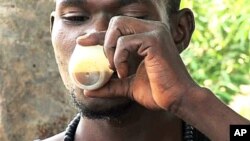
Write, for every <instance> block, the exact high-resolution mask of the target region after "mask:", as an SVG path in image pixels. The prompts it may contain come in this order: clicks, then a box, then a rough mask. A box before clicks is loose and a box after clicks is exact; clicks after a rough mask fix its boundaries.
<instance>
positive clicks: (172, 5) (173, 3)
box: [167, 0, 181, 13]
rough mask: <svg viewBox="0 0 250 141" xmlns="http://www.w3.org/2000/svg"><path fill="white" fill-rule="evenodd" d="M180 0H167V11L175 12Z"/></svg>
mask: <svg viewBox="0 0 250 141" xmlns="http://www.w3.org/2000/svg"><path fill="white" fill-rule="evenodd" d="M180 3H181V0H167V5H168V6H167V7H168V12H169V13H175V12H177V11H178V10H179V8H180Z"/></svg>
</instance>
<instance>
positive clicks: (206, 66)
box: [0, 0, 250, 141]
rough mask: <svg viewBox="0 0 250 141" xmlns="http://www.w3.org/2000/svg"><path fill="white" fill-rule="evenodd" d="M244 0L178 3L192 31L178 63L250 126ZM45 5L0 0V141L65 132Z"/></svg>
mask: <svg viewBox="0 0 250 141" xmlns="http://www.w3.org/2000/svg"><path fill="white" fill-rule="evenodd" d="M249 5H250V1H249V0H192V1H191V0H182V4H181V7H189V8H191V9H192V10H193V11H194V15H195V20H196V30H195V32H194V35H193V38H192V42H191V44H190V46H189V48H188V49H187V50H186V51H184V52H183V53H182V58H183V59H184V62H185V64H186V65H187V67H188V70H189V72H190V73H191V75H192V76H193V78H194V79H195V80H196V81H197V83H199V84H200V85H202V86H205V87H208V88H210V89H211V90H212V91H213V92H214V93H216V95H217V96H218V97H219V98H220V99H221V100H222V101H223V102H225V103H226V104H227V105H229V106H230V107H232V108H233V109H234V110H235V111H237V112H238V113H240V114H241V115H243V116H245V117H246V118H248V119H250V26H249V25H250V18H249V17H250V8H249ZM53 8H54V3H53V0H0V140H1V141H29V140H33V139H36V138H41V139H42V138H46V137H49V136H51V135H53V134H56V133H58V132H61V131H63V130H64V129H65V127H66V126H67V124H68V122H69V121H70V120H71V119H72V118H73V116H74V115H75V113H76V112H77V111H76V110H75V109H74V106H73V105H72V104H71V100H70V96H69V95H68V92H67V91H66V89H65V88H64V86H63V84H62V81H61V78H60V76H59V73H58V70H57V66H56V62H55V59H54V54H53V48H52V46H51V41H50V33H49V15H50V12H51V11H52V10H53Z"/></svg>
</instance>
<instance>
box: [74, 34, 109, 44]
mask: <svg viewBox="0 0 250 141" xmlns="http://www.w3.org/2000/svg"><path fill="white" fill-rule="evenodd" d="M105 34H106V31H99V32H93V33H87V34H84V35H83V36H79V37H78V38H77V39H76V43H77V44H79V45H82V46H93V45H103V44H104V38H105Z"/></svg>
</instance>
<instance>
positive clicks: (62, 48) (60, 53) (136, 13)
mask: <svg viewBox="0 0 250 141" xmlns="http://www.w3.org/2000/svg"><path fill="white" fill-rule="evenodd" d="M165 11H166V10H165V6H162V1H160V0H159V1H154V0H101V1H100V0H57V1H56V10H55V13H54V16H53V17H52V21H53V23H52V25H53V27H52V43H53V47H54V52H55V57H56V61H57V64H58V67H59V71H60V74H61V77H62V79H63V82H64V84H65V86H66V87H67V89H68V90H69V91H71V93H72V95H73V97H74V100H75V102H76V104H77V106H78V107H79V108H80V109H81V110H82V112H83V113H85V114H87V116H89V117H96V116H97V117H98V116H100V117H102V116H109V114H117V113H114V112H119V108H120V110H121V111H124V108H126V107H129V105H130V104H131V101H130V100H128V99H125V98H115V99H114V98H113V99H111V98H110V99H107V98H106V99H102V98H89V97H85V96H84V90H82V89H80V88H78V87H76V86H75V85H74V84H73V83H72V82H71V80H70V78H69V73H68V62H69V59H70V57H71V54H72V52H73V50H74V47H75V45H76V38H77V37H79V36H82V35H84V34H87V33H93V32H98V31H106V30H107V29H108V25H109V21H110V19H111V18H112V17H114V16H130V17H135V18H140V19H148V20H159V21H160V20H166V19H163V17H167V16H166V15H167V13H166V12H165ZM163 13H164V14H165V15H163ZM133 61H134V62H136V61H135V60H133ZM132 70H133V72H132V73H135V70H136V69H132ZM113 79H117V78H113ZM91 113H95V114H94V115H91ZM98 114H103V115H98Z"/></svg>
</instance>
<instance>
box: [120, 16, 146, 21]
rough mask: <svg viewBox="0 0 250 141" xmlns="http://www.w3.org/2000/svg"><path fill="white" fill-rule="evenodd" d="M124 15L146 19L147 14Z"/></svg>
mask: <svg viewBox="0 0 250 141" xmlns="http://www.w3.org/2000/svg"><path fill="white" fill-rule="evenodd" d="M125 16H128V17H133V18H137V19H142V20H144V19H147V18H148V16H147V15H125Z"/></svg>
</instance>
